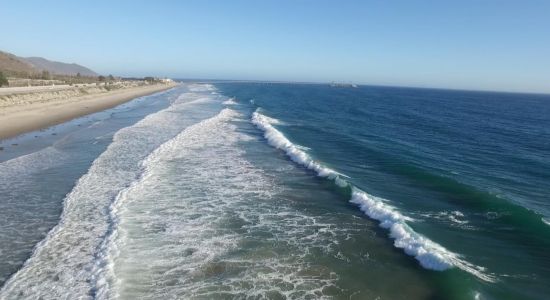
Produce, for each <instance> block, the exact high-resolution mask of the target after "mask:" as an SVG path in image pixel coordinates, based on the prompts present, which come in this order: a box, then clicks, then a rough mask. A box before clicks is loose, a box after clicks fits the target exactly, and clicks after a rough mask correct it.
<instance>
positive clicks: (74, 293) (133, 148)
mask: <svg viewBox="0 0 550 300" xmlns="http://www.w3.org/2000/svg"><path fill="white" fill-rule="evenodd" d="M213 90H214V87H213V86H211V85H195V84H191V85H188V86H187V87H186V89H184V90H183V91H182V93H181V94H180V95H179V96H178V97H177V98H175V99H173V100H172V101H171V105H170V106H169V107H168V108H166V109H163V110H160V111H158V112H155V113H152V114H150V115H148V116H146V117H145V118H143V119H142V120H140V121H138V122H137V123H135V124H134V125H132V126H129V127H125V128H123V129H121V130H119V131H118V132H116V133H115V135H114V136H113V140H112V142H111V144H109V146H108V147H107V149H106V150H105V151H104V152H103V153H102V154H101V155H100V156H98V157H97V158H96V159H95V160H94V161H93V163H92V164H91V167H90V168H89V170H88V171H87V173H86V174H85V175H83V176H82V177H81V178H80V179H78V181H77V182H76V184H75V186H74V188H73V189H72V191H71V192H70V193H69V194H68V195H67V196H66V197H65V199H64V203H63V212H62V215H61V217H60V221H59V223H58V224H57V225H56V226H55V227H54V228H53V229H52V230H51V231H50V232H49V233H48V234H47V236H46V237H45V238H44V239H43V240H42V241H41V242H40V243H39V244H37V245H36V247H35V249H34V251H33V253H32V255H31V257H30V258H29V259H28V260H27V261H26V262H25V264H24V265H23V267H22V268H21V269H20V270H19V271H18V272H16V273H15V274H14V275H12V276H11V277H10V278H9V279H8V280H7V281H6V283H5V284H4V286H3V287H2V289H1V290H0V298H7V297H15V296H16V295H17V297H18V298H39V297H42V296H45V295H48V297H52V298H77V297H85V298H92V297H93V296H94V294H95V292H96V291H95V286H94V285H95V284H94V282H95V281H96V280H95V279H94V271H95V269H96V267H95V265H96V264H97V261H98V259H100V256H101V255H102V253H101V251H100V249H101V245H102V243H104V241H105V239H106V238H107V237H108V236H109V234H110V230H111V229H112V228H111V227H112V224H111V223H112V220H111V215H110V211H109V210H110V206H111V205H112V202H113V201H114V200H115V199H116V197H117V195H118V193H119V192H120V191H121V190H123V189H125V188H126V187H128V186H130V185H131V184H132V182H133V181H135V180H138V178H139V176H140V174H141V172H142V171H143V169H142V166H140V165H139V162H140V161H141V160H142V159H143V158H144V157H146V156H147V155H148V154H150V153H151V152H152V151H154V150H155V149H156V148H157V147H158V146H160V145H161V144H162V143H163V142H165V141H166V140H168V139H170V138H172V137H173V136H174V135H176V134H178V133H179V132H180V131H181V130H182V129H183V128H185V127H187V126H190V125H192V124H194V123H196V122H199V121H200V120H201V118H202V119H204V118H207V117H209V116H210V115H212V114H214V113H215V112H217V111H219V108H216V106H215V105H214V106H213V107H212V108H210V106H209V105H210V103H212V102H218V101H217V100H216V99H217V98H216V97H218V96H217V95H214V94H207V92H211V91H213ZM186 111H196V113H195V114H192V115H190V116H189V117H187V118H182V116H181V113H183V112H186Z"/></svg>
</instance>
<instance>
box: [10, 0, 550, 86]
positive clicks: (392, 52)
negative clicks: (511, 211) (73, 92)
mask: <svg viewBox="0 0 550 300" xmlns="http://www.w3.org/2000/svg"><path fill="white" fill-rule="evenodd" d="M37 7H40V9H36V8H37ZM549 12H550V2H544V1H522V2H518V1H483V2H481V1H473V0H468V1H460V2H457V3H452V4H451V3H447V2H445V3H439V2H431V3H428V2H426V1H397V2H393V3H385V2H382V1H368V2H363V1H338V2H337V1H269V2H268V1H262V2H258V1H232V2H224V1H208V2H205V1H186V2H177V1H163V2H162V3H161V2H160V1H159V2H156V3H149V2H144V3H139V4H136V3H134V2H131V1H117V2H116V3H110V2H108V1H97V2H94V4H93V5H90V4H84V3H76V2H71V1H53V2H51V3H49V4H47V5H45V4H43V3H41V2H39V1H18V2H15V1H6V2H5V3H3V4H2V10H1V11H0V26H1V28H4V29H5V31H4V34H3V38H2V41H1V42H0V50H3V51H7V52H11V53H13V54H16V55H19V56H41V57H45V58H48V59H52V60H58V61H64V62H69V63H72V62H75V63H78V64H82V65H84V66H87V67H90V68H91V69H93V70H94V71H96V72H98V73H101V74H110V73H112V74H116V75H123V76H147V75H153V76H169V77H173V78H204V79H209V78H210V79H228V80H274V81H302V82H329V81H342V82H354V83H358V84H372V85H394V86H415V87H435V88H451V89H472V90H497V91H512V92H535V93H550V58H549V57H548V53H550V34H549V32H548V31H549V29H550V18H548V13H549Z"/></svg>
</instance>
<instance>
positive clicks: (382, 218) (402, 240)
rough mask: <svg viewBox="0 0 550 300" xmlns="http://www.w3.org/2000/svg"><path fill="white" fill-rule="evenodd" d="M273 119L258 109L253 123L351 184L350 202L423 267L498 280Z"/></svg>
mask: <svg viewBox="0 0 550 300" xmlns="http://www.w3.org/2000/svg"><path fill="white" fill-rule="evenodd" d="M272 120H273V118H268V117H266V116H264V115H262V114H260V113H259V112H258V111H256V112H254V113H253V115H252V123H253V124H254V125H256V126H257V127H258V128H259V129H261V130H262V131H263V132H264V137H265V138H266V139H267V141H268V143H269V144H270V145H272V146H273V147H275V148H278V149H281V150H283V151H284V152H285V153H286V154H287V156H288V157H289V158H290V159H291V160H293V161H294V162H296V163H298V164H301V165H303V166H305V167H306V168H308V169H310V170H313V171H315V172H316V173H317V175H318V176H320V177H324V178H328V179H331V180H334V182H335V183H336V184H337V185H338V186H340V187H351V190H352V196H351V200H350V202H352V203H354V204H356V205H358V206H359V208H360V209H361V210H362V211H363V212H364V213H365V214H366V215H367V216H369V217H370V218H372V219H375V220H377V221H379V222H380V226H381V227H383V228H386V229H388V230H389V231H390V237H391V238H392V239H394V246H395V247H397V248H400V249H403V251H404V252H405V253H406V254H408V255H411V256H413V257H415V258H416V259H417V260H418V261H419V262H420V265H421V266H423V267H424V268H426V269H431V270H437V271H443V270H446V269H449V268H451V267H453V266H454V267H458V268H460V269H462V270H464V271H467V272H469V273H471V274H473V275H475V276H477V277H478V278H480V279H482V280H485V281H494V280H495V279H494V278H493V276H491V275H487V274H485V272H484V271H485V269H484V268H483V267H479V266H476V265H473V264H471V263H469V262H467V261H465V260H464V259H462V258H461V257H460V256H459V255H457V254H455V253H453V252H451V251H449V250H447V249H445V248H444V247H443V246H441V245H439V244H437V243H435V242H433V241H431V240H430V239H428V238H427V237H425V236H423V235H421V234H419V233H417V232H415V231H414V230H413V229H412V228H411V227H410V226H409V225H408V224H407V223H406V222H407V221H411V219H410V218H408V217H406V216H404V215H402V214H401V213H400V212H399V211H398V210H397V209H396V208H395V207H393V206H391V205H390V204H388V202H389V201H387V200H385V199H382V198H379V197H375V196H372V195H369V194H368V193H366V192H364V191H362V190H361V189H359V188H357V187H355V186H353V185H352V184H351V183H349V182H348V181H347V180H346V179H345V178H344V175H343V174H341V173H338V172H336V171H335V170H333V169H330V168H328V167H325V166H324V165H323V164H322V163H320V162H318V161H316V160H314V159H313V158H312V157H311V156H309V155H308V154H307V153H306V152H305V151H303V150H301V149H300V147H298V146H296V145H295V144H293V143H292V142H290V141H289V140H288V139H287V138H286V137H285V136H284V135H283V134H282V133H281V132H280V131H279V130H277V129H276V128H275V127H273V125H272V124H274V123H275V122H273V121H272ZM346 177H347V176H346Z"/></svg>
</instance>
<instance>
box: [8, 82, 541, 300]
mask: <svg viewBox="0 0 550 300" xmlns="http://www.w3.org/2000/svg"><path fill="white" fill-rule="evenodd" d="M0 147H2V151H0V183H1V184H0V255H1V257H2V260H1V261H0V285H1V289H0V299H166V298H168V299H548V295H550V250H549V249H550V188H549V184H548V181H549V179H550V96H548V95H535V94H513V93H496V92H473V91H453V90H437V89H416V88H397V87H375V86H359V87H357V88H352V87H345V86H343V87H331V86H329V85H321V84H285V83H261V82H248V83H247V82H210V83H183V84H182V85H181V86H179V87H176V88H174V89H171V90H169V91H166V92H162V93H158V94H155V95H151V96H146V97H141V98H137V99H134V100H132V101H130V102H128V103H126V104H123V105H121V106H118V107H116V108H113V109H109V110H106V111H103V112H99V113H96V114H92V115H89V116H86V117H83V118H78V119H75V120H72V121H70V122H67V123H65V124H61V125H58V126H54V127H52V128H49V129H44V130H41V131H38V132H32V133H28V134H25V135H22V136H20V137H17V138H14V139H11V140H6V141H2V142H1V143H0Z"/></svg>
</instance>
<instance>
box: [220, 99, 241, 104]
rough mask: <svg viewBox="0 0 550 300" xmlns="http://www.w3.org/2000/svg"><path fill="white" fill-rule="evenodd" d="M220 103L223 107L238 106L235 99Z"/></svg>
mask: <svg viewBox="0 0 550 300" xmlns="http://www.w3.org/2000/svg"><path fill="white" fill-rule="evenodd" d="M222 103H223V104H225V105H237V104H239V103H238V102H236V101H235V98H229V99H227V100H225V101H223V102H222Z"/></svg>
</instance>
